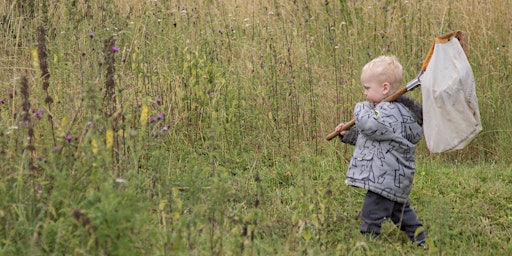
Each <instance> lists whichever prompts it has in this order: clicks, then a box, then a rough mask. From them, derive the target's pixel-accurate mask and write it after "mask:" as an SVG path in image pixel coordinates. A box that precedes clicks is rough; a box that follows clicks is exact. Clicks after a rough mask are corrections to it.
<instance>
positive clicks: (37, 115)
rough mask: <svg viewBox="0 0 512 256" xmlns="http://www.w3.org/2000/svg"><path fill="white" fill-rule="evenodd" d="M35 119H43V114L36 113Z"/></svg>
mask: <svg viewBox="0 0 512 256" xmlns="http://www.w3.org/2000/svg"><path fill="white" fill-rule="evenodd" d="M36 118H37V119H41V118H43V112H41V111H37V112H36Z"/></svg>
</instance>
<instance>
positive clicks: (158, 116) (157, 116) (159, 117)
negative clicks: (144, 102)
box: [156, 113, 164, 120]
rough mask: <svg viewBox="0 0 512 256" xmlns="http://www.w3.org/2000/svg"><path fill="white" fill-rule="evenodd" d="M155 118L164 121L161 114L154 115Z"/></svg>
mask: <svg viewBox="0 0 512 256" xmlns="http://www.w3.org/2000/svg"><path fill="white" fill-rule="evenodd" d="M156 118H157V119H158V120H162V119H164V114H162V113H158V114H157V115H156Z"/></svg>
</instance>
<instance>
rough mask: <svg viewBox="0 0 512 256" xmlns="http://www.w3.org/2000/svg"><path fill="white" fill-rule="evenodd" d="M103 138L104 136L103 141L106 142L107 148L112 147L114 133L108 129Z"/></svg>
mask: <svg viewBox="0 0 512 256" xmlns="http://www.w3.org/2000/svg"><path fill="white" fill-rule="evenodd" d="M105 136H106V138H105V141H106V145H107V148H111V147H112V145H114V131H112V130H111V129H108V130H107V133H106V134H105Z"/></svg>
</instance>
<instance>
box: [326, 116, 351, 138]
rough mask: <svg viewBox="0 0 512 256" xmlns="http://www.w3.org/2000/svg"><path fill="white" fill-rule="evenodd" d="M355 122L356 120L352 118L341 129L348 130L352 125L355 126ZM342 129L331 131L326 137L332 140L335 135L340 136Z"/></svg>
mask: <svg viewBox="0 0 512 256" xmlns="http://www.w3.org/2000/svg"><path fill="white" fill-rule="evenodd" d="M354 124H356V121H355V120H354V119H352V120H350V121H349V122H348V123H346V124H345V125H343V127H342V128H341V131H346V130H348V129H350V127H352V126H354ZM341 131H339V132H338V131H334V132H331V133H330V134H329V135H327V138H326V139H327V140H332V139H333V138H334V137H336V136H338V134H340V132H341Z"/></svg>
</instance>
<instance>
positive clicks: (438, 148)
mask: <svg viewBox="0 0 512 256" xmlns="http://www.w3.org/2000/svg"><path fill="white" fill-rule="evenodd" d="M421 91H422V98H423V127H424V134H425V140H426V142H427V147H428V149H429V150H430V151H431V152H433V153H440V152H447V151H452V150H458V149H462V148H464V147H465V146H466V145H467V144H468V143H469V142H470V141H471V140H472V139H473V138H474V137H475V136H476V135H477V134H478V133H479V132H480V131H481V130H482V125H481V122H480V111H479V109H478V99H477V97H476V92H475V80H474V76H473V71H472V70H471V65H470V64H469V62H468V59H467V57H466V55H465V53H464V50H463V48H462V46H461V45H460V43H459V40H457V38H456V37H452V38H451V40H449V41H448V42H446V43H436V44H435V45H434V51H433V54H432V57H431V59H430V62H429V63H428V67H427V69H426V70H425V72H424V73H423V75H422V76H421Z"/></svg>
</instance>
